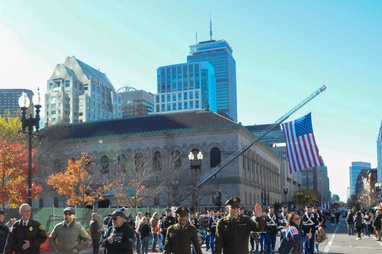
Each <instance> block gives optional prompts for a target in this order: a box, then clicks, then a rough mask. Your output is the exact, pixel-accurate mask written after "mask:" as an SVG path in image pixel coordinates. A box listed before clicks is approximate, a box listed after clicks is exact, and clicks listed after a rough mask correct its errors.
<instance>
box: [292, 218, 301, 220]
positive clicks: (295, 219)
mask: <svg viewBox="0 0 382 254" xmlns="http://www.w3.org/2000/svg"><path fill="white" fill-rule="evenodd" d="M293 220H301V218H300V217H297V218H294V219H293Z"/></svg>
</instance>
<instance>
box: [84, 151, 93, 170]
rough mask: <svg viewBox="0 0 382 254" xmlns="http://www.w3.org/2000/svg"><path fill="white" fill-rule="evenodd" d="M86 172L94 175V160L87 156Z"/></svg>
mask: <svg viewBox="0 0 382 254" xmlns="http://www.w3.org/2000/svg"><path fill="white" fill-rule="evenodd" d="M85 170H86V171H87V172H88V173H89V174H93V158H92V157H90V156H88V155H87V156H85Z"/></svg>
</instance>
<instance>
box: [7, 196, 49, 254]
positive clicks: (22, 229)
mask: <svg viewBox="0 0 382 254" xmlns="http://www.w3.org/2000/svg"><path fill="white" fill-rule="evenodd" d="M19 213H20V215H21V219H20V220H18V221H16V223H15V224H13V229H12V232H11V233H9V236H8V239H7V242H6V244H5V248H4V253H5V254H11V253H16V254H37V253H40V245H41V244H42V243H44V242H45V240H46V232H45V229H44V227H43V226H42V225H41V223H40V222H38V221H35V220H33V219H31V214H32V208H31V207H30V206H29V205H28V204H22V205H21V206H20V209H19Z"/></svg>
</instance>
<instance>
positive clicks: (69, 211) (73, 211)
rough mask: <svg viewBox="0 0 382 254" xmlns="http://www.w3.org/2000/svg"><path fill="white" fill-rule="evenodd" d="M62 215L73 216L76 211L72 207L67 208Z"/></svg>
mask: <svg viewBox="0 0 382 254" xmlns="http://www.w3.org/2000/svg"><path fill="white" fill-rule="evenodd" d="M64 213H71V214H75V213H76V210H75V209H74V207H67V208H65V209H64Z"/></svg>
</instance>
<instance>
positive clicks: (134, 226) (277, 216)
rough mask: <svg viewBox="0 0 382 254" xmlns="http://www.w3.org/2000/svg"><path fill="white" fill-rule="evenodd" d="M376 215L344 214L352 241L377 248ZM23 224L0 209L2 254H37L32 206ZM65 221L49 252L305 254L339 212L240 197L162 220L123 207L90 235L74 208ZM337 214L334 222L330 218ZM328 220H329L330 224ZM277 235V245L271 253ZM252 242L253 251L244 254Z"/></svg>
mask: <svg viewBox="0 0 382 254" xmlns="http://www.w3.org/2000/svg"><path fill="white" fill-rule="evenodd" d="M379 208H380V209H378V210H376V212H375V213H374V212H373V211H371V210H366V211H354V210H349V211H348V212H347V215H346V223H347V226H348V234H349V235H351V236H353V235H355V234H357V239H358V240H360V239H361V236H362V235H363V234H364V235H365V237H368V238H369V237H370V235H371V234H373V232H374V233H375V234H376V236H377V241H381V227H382V225H381V224H382V206H381V207H379ZM19 213H20V215H21V218H20V219H19V220H16V219H11V220H9V221H8V222H7V223H5V220H4V219H5V213H4V211H2V210H0V253H6V254H12V253H15V254H19V253H20V254H26V253H28V254H34V253H39V250H40V245H41V244H42V243H44V242H45V241H46V240H47V234H46V231H45V229H44V227H43V226H42V225H41V224H40V223H39V222H38V221H35V220H33V219H32V218H31V207H30V206H29V205H28V204H22V205H21V206H20V208H19ZM63 213H64V220H63V221H62V222H60V223H58V224H57V225H55V226H54V228H53V230H52V232H51V234H50V235H49V244H50V246H51V248H52V251H53V252H54V253H59V254H67V253H80V252H81V251H82V250H84V249H86V248H89V247H90V246H91V245H92V246H93V253H94V254H99V251H100V246H102V247H103V249H104V254H117V253H118V254H132V253H133V252H134V249H135V251H136V253H138V254H147V253H148V252H149V250H150V251H151V252H162V253H164V254H170V253H173V254H190V253H193V254H201V253H202V251H201V247H200V246H201V245H202V244H203V243H205V245H206V251H211V253H212V254H221V253H223V252H224V254H234V253H241V254H248V253H249V252H250V251H257V252H260V253H266V254H273V253H275V252H276V248H277V251H278V252H279V253H282V254H284V253H288V254H289V253H293V254H296V253H305V254H312V253H314V251H315V250H316V251H318V246H319V245H318V243H319V242H320V241H322V239H323V238H325V232H324V228H325V223H326V219H327V218H330V220H331V222H332V223H335V222H336V223H338V221H339V218H338V219H337V216H336V214H338V212H337V211H335V210H332V211H330V210H329V211H328V210H327V211H323V212H322V211H320V210H319V209H318V208H317V207H316V206H311V205H309V204H307V205H306V206H305V209H301V210H299V211H292V212H290V211H289V209H288V206H283V207H282V208H281V211H275V208H274V207H273V206H272V205H269V206H268V207H267V211H265V210H263V208H262V207H261V206H260V205H259V204H256V205H255V208H254V210H246V209H245V207H243V206H241V205H240V198H238V197H231V198H230V199H229V200H227V201H226V203H225V210H220V209H215V210H213V209H207V210H206V211H205V212H197V213H195V212H190V211H189V210H188V209H187V208H186V207H184V206H180V207H178V208H177V209H176V210H175V211H174V214H175V216H174V215H173V211H172V210H171V209H165V211H164V212H163V213H162V214H161V215H160V214H158V213H157V212H155V213H153V214H152V215H150V214H149V213H146V214H143V213H141V212H138V213H137V215H134V214H130V215H129V216H127V213H128V208H125V207H122V208H120V209H117V210H115V211H113V212H112V213H110V214H108V216H106V217H105V218H103V219H102V220H101V221H100V220H99V215H98V214H97V213H93V214H92V216H91V221H90V224H89V229H90V230H89V231H90V235H89V234H88V232H87V231H86V230H85V228H84V227H83V226H82V225H80V224H79V223H77V222H76V221H75V209H74V208H73V207H67V208H65V209H64V210H63ZM333 215H334V216H333ZM332 218H334V219H333V220H332ZM277 235H279V237H280V245H279V246H278V247H276V238H277ZM248 242H249V243H250V248H251V249H250V250H249V248H248Z"/></svg>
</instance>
